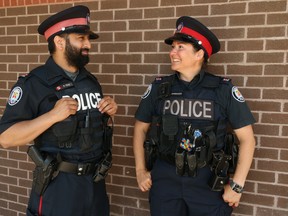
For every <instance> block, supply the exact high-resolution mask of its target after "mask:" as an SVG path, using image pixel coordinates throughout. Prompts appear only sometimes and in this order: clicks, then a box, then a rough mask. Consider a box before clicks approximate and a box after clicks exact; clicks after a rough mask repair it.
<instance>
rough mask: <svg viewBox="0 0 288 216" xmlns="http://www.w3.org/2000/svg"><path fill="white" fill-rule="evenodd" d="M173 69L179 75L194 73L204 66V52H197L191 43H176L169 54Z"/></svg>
mask: <svg viewBox="0 0 288 216" xmlns="http://www.w3.org/2000/svg"><path fill="white" fill-rule="evenodd" d="M169 56H170V60H171V69H172V70H174V71H178V72H179V73H183V74H185V73H194V72H195V71H197V70H198V71H199V69H200V68H201V66H202V62H203V58H204V52H203V50H199V51H196V50H195V49H194V47H193V45H192V44H191V43H185V42H182V41H174V42H173V43H172V45H171V51H170V53H169Z"/></svg>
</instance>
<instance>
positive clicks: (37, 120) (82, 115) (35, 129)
mask: <svg viewBox="0 0 288 216" xmlns="http://www.w3.org/2000/svg"><path fill="white" fill-rule="evenodd" d="M89 13H90V12H89V9H88V8H87V7H85V6H81V5H79V6H75V7H72V8H68V9H66V10H64V11H61V12H59V13H57V14H55V15H53V16H51V17H49V18H48V19H46V20H45V21H44V22H42V24H41V25H40V26H39V28H38V32H39V33H40V34H41V35H44V36H45V38H46V40H47V41H48V47H49V51H50V54H51V56H50V58H49V59H48V60H47V62H46V64H45V65H43V66H40V67H38V68H36V69H34V70H33V71H31V72H30V73H29V75H27V76H25V77H21V78H19V80H18V82H17V83H16V85H15V86H14V87H13V89H12V91H11V94H10V97H9V99H8V103H7V106H6V110H5V112H4V115H3V117H2V119H1V123H0V144H1V145H2V146H3V147H4V148H8V147H13V146H21V145H25V144H27V143H29V142H31V141H32V140H34V143H35V147H36V148H30V149H29V155H30V156H31V158H32V159H33V160H34V162H35V163H36V165H37V166H36V169H35V171H34V173H33V174H34V176H33V186H32V191H31V196H30V200H29V205H28V209H27V215H29V216H30V215H31V216H32V215H38V216H41V215H53V216H63V215H69V216H79V215H85V216H95V215H97V216H101V215H102V216H108V215H109V201H108V197H107V194H106V189H105V182H104V180H103V179H104V177H105V174H106V172H107V170H108V168H109V160H110V159H111V158H110V152H109V150H110V148H111V146H109V145H111V143H109V142H105V141H106V140H107V139H108V140H109V139H110V141H111V136H112V134H111V133H108V132H107V130H106V129H107V127H106V120H107V119H106V118H103V117H104V113H106V114H108V115H114V114H115V113H116V110H117V105H116V103H115V101H114V100H113V99H112V98H110V97H108V96H106V97H104V96H103V94H102V90H101V86H100V84H99V83H98V81H97V79H96V78H95V77H94V76H93V75H92V74H91V73H90V72H88V71H87V70H86V69H85V67H84V66H85V65H86V64H87V63H88V62H89V56H88V54H89V49H90V48H91V43H90V39H96V38H98V35H96V34H95V33H94V32H92V31H90V26H89V20H90V19H89ZM106 132H107V133H106ZM110 132H111V131H110ZM107 134H108V135H107ZM106 135H107V136H106ZM107 145H108V146H107ZM108 155H109V158H108V157H107V156H108ZM104 157H105V158H106V159H107V160H108V161H106V160H105V164H103V163H102V162H103V158H104ZM107 163H108V167H107ZM100 167H101V168H102V169H101V170H99V168H100ZM103 170H104V171H103ZM98 171H99V172H98Z"/></svg>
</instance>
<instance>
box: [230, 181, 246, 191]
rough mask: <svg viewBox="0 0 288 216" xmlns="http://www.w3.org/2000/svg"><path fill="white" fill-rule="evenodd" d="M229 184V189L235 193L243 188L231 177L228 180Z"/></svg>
mask: <svg viewBox="0 0 288 216" xmlns="http://www.w3.org/2000/svg"><path fill="white" fill-rule="evenodd" d="M229 184H230V187H231V189H232V190H233V191H235V192H236V193H242V192H243V190H244V187H242V186H241V185H239V184H237V183H236V182H234V181H233V179H230V180H229Z"/></svg>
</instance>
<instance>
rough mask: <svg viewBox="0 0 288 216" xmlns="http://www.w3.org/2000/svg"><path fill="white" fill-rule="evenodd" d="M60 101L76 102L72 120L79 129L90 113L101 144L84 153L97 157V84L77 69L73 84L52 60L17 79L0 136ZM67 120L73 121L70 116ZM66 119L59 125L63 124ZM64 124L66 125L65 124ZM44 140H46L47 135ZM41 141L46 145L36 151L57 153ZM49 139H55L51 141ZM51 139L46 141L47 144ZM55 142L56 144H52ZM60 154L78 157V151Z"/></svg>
mask: <svg viewBox="0 0 288 216" xmlns="http://www.w3.org/2000/svg"><path fill="white" fill-rule="evenodd" d="M79 91H81V92H79ZM62 97H72V98H74V99H75V100H77V101H78V110H77V114H76V115H75V116H77V118H78V116H80V118H81V119H80V120H79V119H78V123H77V124H82V125H81V127H84V126H83V124H85V122H83V121H84V120H85V119H84V118H85V115H86V114H87V112H88V111H89V112H90V116H91V117H94V121H93V123H91V124H90V126H92V127H94V128H95V130H96V129H97V130H98V134H97V132H95V134H97V137H98V139H99V140H101V141H98V143H97V144H98V145H94V146H93V147H91V148H90V149H88V150H90V151H96V152H97V154H98V155H99V154H101V153H102V150H101V147H102V146H101V144H102V143H101V142H102V139H101V138H102V133H103V131H102V129H101V126H102V125H101V124H102V122H101V113H100V112H99V110H98V108H97V105H98V103H99V101H100V100H101V99H102V97H103V95H102V89H101V86H100V84H99V83H98V81H97V79H96V78H95V77H94V76H93V75H92V74H90V73H89V72H88V71H87V70H86V69H85V68H82V69H80V71H79V74H78V76H77V78H76V80H75V82H73V81H72V80H71V79H70V78H69V77H68V76H67V75H66V74H65V72H64V70H63V69H62V68H60V67H59V66H58V65H57V64H56V63H55V62H54V60H53V58H52V57H50V58H49V59H48V60H47V62H46V64H45V65H43V66H40V67H38V68H36V69H34V70H32V71H31V72H30V73H29V74H28V75H26V76H22V77H19V79H18V81H17V83H16V84H15V85H14V87H13V88H12V90H11V93H10V96H9V99H8V103H7V105H6V109H5V112H4V114H3V116H2V119H1V121H0V133H2V132H3V131H5V130H7V129H8V128H9V127H11V126H12V125H13V124H15V123H17V122H21V121H25V120H32V119H34V118H36V117H38V116H40V115H42V114H44V113H47V112H48V111H50V110H51V109H52V108H53V107H54V105H55V103H56V101H57V100H59V99H60V98H62ZM70 117H71V118H73V117H74V116H70ZM70 117H69V118H67V119H65V120H64V121H63V122H67V120H69V119H70ZM80 121H81V122H80ZM67 123H68V124H69V122H67ZM56 124H58V123H56ZM92 124H94V125H92ZM77 126H78V125H77ZM52 127H53V126H52ZM49 130H50V129H48V130H47V131H45V132H44V133H43V134H42V135H43V136H44V135H45V133H46V132H47V133H48V132H50V133H51V131H49ZM63 131H64V130H63ZM42 135H40V137H41V136H42ZM47 136H49V137H50V135H47ZM95 136H96V135H95ZM44 137H45V136H44ZM44 137H43V139H42V140H41V142H42V141H43V142H47V145H46V146H45V145H44V146H41V147H40V149H41V150H45V151H48V152H53V151H56V152H57V151H58V148H59V146H57V145H53V144H54V143H53V144H52V145H50V146H49V142H48V141H46V139H45V138H44ZM38 138H39V137H38ZM38 138H37V139H38ZM37 139H36V140H37ZM53 139H56V138H55V137H54V138H53ZM53 139H52V140H50V142H51V143H52V142H53ZM95 139H96V138H95ZM55 142H56V144H57V141H56V140H55ZM95 143H96V142H95ZM70 147H71V146H70ZM61 151H63V152H65V151H66V152H69V153H78V152H79V148H76V149H75V148H74V149H69V148H63V149H61Z"/></svg>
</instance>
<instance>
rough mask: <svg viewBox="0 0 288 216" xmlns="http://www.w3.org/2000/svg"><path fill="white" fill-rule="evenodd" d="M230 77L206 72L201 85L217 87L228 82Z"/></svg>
mask: <svg viewBox="0 0 288 216" xmlns="http://www.w3.org/2000/svg"><path fill="white" fill-rule="evenodd" d="M230 81H231V79H229V78H226V77H221V76H216V75H213V74H211V73H208V72H206V73H205V77H204V79H203V82H202V86H204V87H208V88H217V87H218V86H219V85H220V84H228V83H229V82H230Z"/></svg>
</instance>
